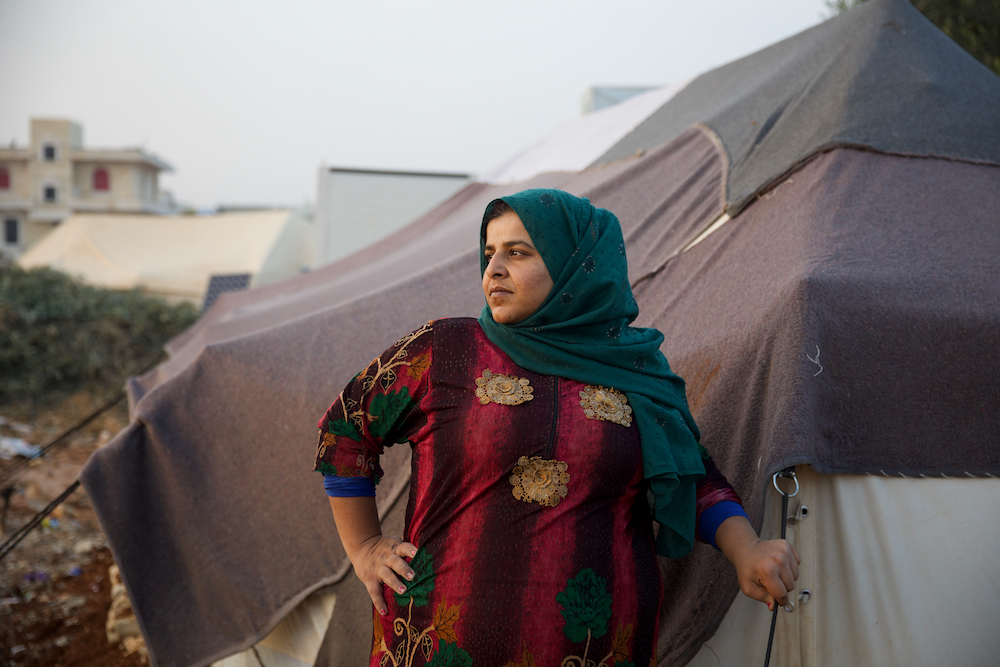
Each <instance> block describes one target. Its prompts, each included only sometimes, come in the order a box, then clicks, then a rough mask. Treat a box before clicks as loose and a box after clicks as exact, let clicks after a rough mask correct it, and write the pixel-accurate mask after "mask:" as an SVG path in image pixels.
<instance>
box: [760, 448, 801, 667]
mask: <svg viewBox="0 0 1000 667" xmlns="http://www.w3.org/2000/svg"><path fill="white" fill-rule="evenodd" d="M779 477H784V478H789V479H793V480H795V491H794V492H793V493H791V494H788V493H785V492H784V491H782V490H781V488H780V487H779V486H778V478H779ZM771 483H772V484H774V488H776V489H778V493H780V494H781V539H785V532H786V530H787V529H788V499H789V498H791V497H792V496H795V495H798V493H799V480H798V478H797V477H796V476H795V468H794V467H792V468H785V469H784V470H782V471H781V472H776V473H774V477H772V478H771ZM778 606H779V605H778V601H777V600H775V601H774V611H773V612H772V613H771V632H770V634H769V635H768V636H767V655H765V656H764V667H767V666H768V665H769V664H770V663H771V645H772V644H773V643H774V626H775V625H776V624H777V622H778Z"/></svg>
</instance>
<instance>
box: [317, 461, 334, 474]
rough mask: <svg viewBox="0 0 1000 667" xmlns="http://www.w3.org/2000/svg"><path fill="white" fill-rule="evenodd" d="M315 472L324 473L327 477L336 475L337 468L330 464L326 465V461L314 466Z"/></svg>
mask: <svg viewBox="0 0 1000 667" xmlns="http://www.w3.org/2000/svg"><path fill="white" fill-rule="evenodd" d="M316 470H318V471H319V472H325V473H326V474H327V475H336V474H337V466H335V465H333V464H332V463H327V462H326V461H320V462H319V465H318V466H316Z"/></svg>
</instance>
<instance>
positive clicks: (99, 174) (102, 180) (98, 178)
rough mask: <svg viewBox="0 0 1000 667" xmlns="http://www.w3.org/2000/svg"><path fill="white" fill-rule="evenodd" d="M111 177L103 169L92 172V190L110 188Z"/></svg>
mask: <svg viewBox="0 0 1000 667" xmlns="http://www.w3.org/2000/svg"><path fill="white" fill-rule="evenodd" d="M110 184H111V177H110V176H108V170H107V169H105V168H104V167H101V168H100V169H95V170H94V190H102V191H103V190H108V189H110V187H111V185H110Z"/></svg>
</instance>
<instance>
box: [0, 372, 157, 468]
mask: <svg viewBox="0 0 1000 667" xmlns="http://www.w3.org/2000/svg"><path fill="white" fill-rule="evenodd" d="M159 363H160V356H159V355H157V357H156V359H153V361H152V362H151V363H150V364H148V365H146V366H145V367H144V368H143V369H142V370H141V371H139V372H138V373H136V374H135V375H136V376H142V375H145V374H146V373H148V372H149V371H151V370H153V369H154V368H155V367H156V366H157V365H158V364H159ZM127 395H128V390H127V388H126V386H125V384H124V383H122V386H121V389H119V390H118V393H117V394H115V395H114V396H113V397H112V398H110V399H108V400H107V401H106V402H105V403H104V405H102V406H101V407H99V408H97V410H95V411H94V412H92V413H91V414H89V415H87V416H86V417H84V418H83V421H81V422H80V423H78V424H76V425H75V426H73V427H72V428H70V429H69V430H67V431H65V432H63V434H62V435H60V436H59V437H58V438H56V439H55V440H53V441H52V442H50V443H49V444H47V445H45V446H44V447H42V449H41V450H40V451H39V452H38V454H36V455H35V456H33V457H31V458H30V459H22V460H20V461H17V462H16V463H14V464H13V465H11V466H8V467H7V468H4V469H3V470H0V484H2V483H4V482H6V481H7V480H8V479H10V478H12V477H14V476H15V475H17V474H18V473H19V472H20V471H21V470H23V469H24V468H26V467H28V466H29V465H31V462H32V461H34V460H36V459H41V458H43V457H44V456H45V455H46V454H47V453H48V452H49V451H50V450H51V449H53V448H54V447H56V446H58V445H60V444H63V443H65V442H67V439H68V438H69V436H71V435H73V434H74V433H76V432H77V431H79V430H80V429H82V428H83V427H85V426H86V425H87V424H89V423H90V422H92V421H94V420H95V419H97V418H98V417H100V416H101V415H102V414H104V413H105V412H107V411H108V410H110V409H111V408H113V407H115V406H116V405H118V404H119V403H121V400H122V399H123V398H125V397H126V396H127Z"/></svg>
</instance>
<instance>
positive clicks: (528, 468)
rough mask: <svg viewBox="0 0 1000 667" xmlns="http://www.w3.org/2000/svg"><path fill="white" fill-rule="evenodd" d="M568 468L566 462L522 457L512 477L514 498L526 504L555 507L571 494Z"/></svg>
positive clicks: (537, 457)
mask: <svg viewBox="0 0 1000 667" xmlns="http://www.w3.org/2000/svg"><path fill="white" fill-rule="evenodd" d="M567 468H568V466H567V465H566V462H565V461H554V460H550V459H543V458H542V457H540V456H532V457H531V458H530V459H529V458H528V457H527V456H522V457H521V458H519V459H518V460H517V465H516V466H514V470H513V471H512V472H513V474H512V475H511V476H510V483H511V485H512V486H513V487H514V489H513V494H514V497H515V498H517V499H518V500H521V501H524V502H526V503H533V502H534V503H538V504H539V505H541V506H543V507H555V506H556V505H558V504H559V501H560V500H562V499H563V498H565V497H566V494H567V493H568V492H569V490H568V489H567V488H566V484H568V483H569V473H568V472H566V469H567Z"/></svg>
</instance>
